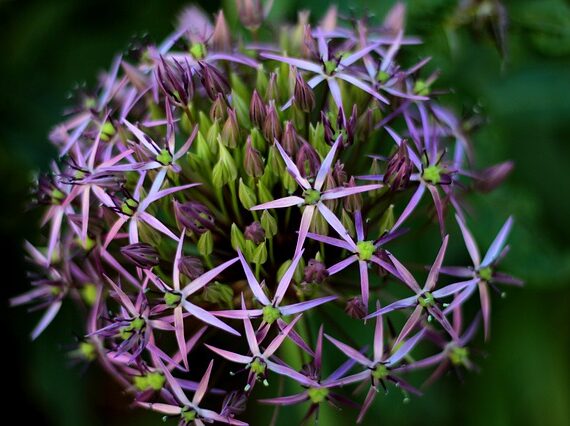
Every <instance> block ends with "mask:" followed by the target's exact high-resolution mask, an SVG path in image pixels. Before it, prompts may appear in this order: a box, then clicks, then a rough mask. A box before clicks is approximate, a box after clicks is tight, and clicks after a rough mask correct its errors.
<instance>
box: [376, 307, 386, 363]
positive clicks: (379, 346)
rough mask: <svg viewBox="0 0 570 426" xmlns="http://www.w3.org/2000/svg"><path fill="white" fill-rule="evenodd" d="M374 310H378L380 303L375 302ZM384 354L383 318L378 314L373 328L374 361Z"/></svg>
mask: <svg viewBox="0 0 570 426" xmlns="http://www.w3.org/2000/svg"><path fill="white" fill-rule="evenodd" d="M376 310H377V311H378V310H380V303H379V302H378V303H377V304H376ZM383 355H384V318H382V316H378V317H377V318H376V327H375V328H374V361H375V362H378V361H380V360H381V359H382V357H383Z"/></svg>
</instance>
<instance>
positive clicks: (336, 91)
mask: <svg viewBox="0 0 570 426" xmlns="http://www.w3.org/2000/svg"><path fill="white" fill-rule="evenodd" d="M327 84H328V85H329V90H330V93H331V96H332V98H333V100H334V102H335V104H336V106H337V107H338V108H339V109H340V108H342V92H341V90H340V86H339V85H338V81H336V80H335V79H334V78H332V77H328V78H327Z"/></svg>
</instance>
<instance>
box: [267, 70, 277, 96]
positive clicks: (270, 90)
mask: <svg viewBox="0 0 570 426" xmlns="http://www.w3.org/2000/svg"><path fill="white" fill-rule="evenodd" d="M265 98H266V99H267V100H269V101H271V100H273V101H274V100H278V99H279V85H278V84H277V74H275V73H274V72H272V73H271V74H270V75H269V83H268V84H267V93H266V94H265Z"/></svg>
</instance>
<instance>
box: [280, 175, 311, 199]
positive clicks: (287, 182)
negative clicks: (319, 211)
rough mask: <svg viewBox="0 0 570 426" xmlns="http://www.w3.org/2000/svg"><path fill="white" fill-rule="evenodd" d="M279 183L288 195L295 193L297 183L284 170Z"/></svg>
mask: <svg viewBox="0 0 570 426" xmlns="http://www.w3.org/2000/svg"><path fill="white" fill-rule="evenodd" d="M281 183H282V185H283V188H285V190H286V191H287V192H288V193H289V194H292V193H293V192H295V191H296V190H297V187H298V183H297V181H296V180H295V178H294V177H293V176H291V174H290V173H289V172H288V171H287V170H284V171H283V173H282V174H281ZM317 192H318V191H317Z"/></svg>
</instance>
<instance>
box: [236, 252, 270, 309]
mask: <svg viewBox="0 0 570 426" xmlns="http://www.w3.org/2000/svg"><path fill="white" fill-rule="evenodd" d="M238 257H239V260H240V262H241V265H242V267H243V270H244V272H245V277H246V279H247V283H248V285H249V288H250V290H251V292H252V293H253V295H254V296H255V298H256V299H257V300H258V301H259V302H260V303H261V304H262V305H264V306H268V305H271V302H270V301H269V299H268V298H267V296H266V295H265V293H264V292H263V289H262V288H261V286H260V285H259V283H258V282H257V279H256V278H255V275H254V274H253V271H252V270H251V268H250V267H249V264H248V263H247V260H245V257H243V254H242V253H241V251H240V250H238Z"/></svg>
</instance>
